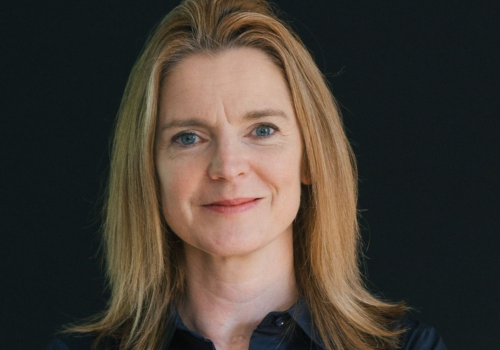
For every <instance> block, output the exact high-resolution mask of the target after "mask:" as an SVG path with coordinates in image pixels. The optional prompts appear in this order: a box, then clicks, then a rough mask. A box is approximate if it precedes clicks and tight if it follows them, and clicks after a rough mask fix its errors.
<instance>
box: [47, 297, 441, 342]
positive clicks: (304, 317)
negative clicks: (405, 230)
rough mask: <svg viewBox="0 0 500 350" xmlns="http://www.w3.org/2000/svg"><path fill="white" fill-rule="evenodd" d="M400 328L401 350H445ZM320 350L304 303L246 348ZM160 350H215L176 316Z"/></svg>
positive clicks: (421, 328)
mask: <svg viewBox="0 0 500 350" xmlns="http://www.w3.org/2000/svg"><path fill="white" fill-rule="evenodd" d="M402 326H403V327H404V328H406V329H408V331H407V332H406V333H405V334H404V335H403V339H402V340H403V344H404V345H403V347H402V348H401V349H402V350H446V346H445V345H444V342H443V340H442V339H441V337H440V336H439V334H438V333H437V332H436V330H435V329H434V328H432V327H429V326H426V325H424V324H422V323H420V322H416V321H412V320H405V321H404V322H402ZM93 339H94V338H93V337H91V336H77V335H72V336H69V337H66V338H65V339H56V340H54V341H53V342H52V344H50V345H49V347H48V348H47V349H46V350H90V349H91V347H90V346H91V344H92V340H93ZM101 349H102V350H117V349H118V346H117V345H116V344H111V343H109V342H108V344H106V345H105V346H103V347H100V348H99V350H101ZM322 349H324V348H323V344H322V342H321V340H320V339H319V337H318V336H317V335H316V334H315V332H314V330H313V327H312V326H311V317H310V315H309V311H308V310H307V307H306V306H305V304H304V303H303V302H298V303H297V304H295V305H294V306H292V307H291V308H290V309H289V310H287V311H282V312H278V311H273V312H270V313H269V314H267V316H266V317H264V319H263V320H262V322H261V323H260V324H259V325H258V326H257V328H256V329H255V331H254V332H253V333H252V337H251V338H250V347H249V350H322ZM162 350H215V346H214V344H213V343H212V342H211V341H210V340H209V339H206V338H204V337H203V336H202V335H201V334H198V333H196V332H193V331H192V330H190V329H188V328H187V327H186V326H185V325H184V323H183V322H182V320H181V318H180V316H179V315H178V314H177V315H176V319H175V331H174V333H173V335H172V338H171V339H170V340H169V342H168V345H167V346H166V347H165V348H164V349H162Z"/></svg>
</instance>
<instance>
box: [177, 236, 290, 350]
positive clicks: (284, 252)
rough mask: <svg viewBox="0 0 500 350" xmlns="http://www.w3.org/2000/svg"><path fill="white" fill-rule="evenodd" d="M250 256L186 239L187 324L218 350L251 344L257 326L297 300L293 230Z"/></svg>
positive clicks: (182, 308) (183, 315) (182, 312)
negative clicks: (214, 250) (211, 250)
mask: <svg viewBox="0 0 500 350" xmlns="http://www.w3.org/2000/svg"><path fill="white" fill-rule="evenodd" d="M277 240H281V242H275V243H276V244H271V245H268V246H266V247H265V248H263V249H261V250H259V251H256V252H252V253H250V254H246V255H245V256H231V257H220V256H214V255H211V254H208V253H206V252H203V251H200V250H198V249H196V248H193V247H191V246H188V245H185V253H186V287H187V295H186V299H185V300H186V302H185V303H183V304H182V305H179V313H180V315H181V318H182V320H183V322H184V323H185V324H186V326H187V327H189V328H190V329H192V330H193V331H196V332H198V333H200V334H202V335H203V336H204V337H205V338H207V339H210V340H212V341H213V342H214V344H215V346H216V348H217V349H218V350H224V349H248V347H249V341H250V337H251V335H252V332H253V331H254V329H255V328H256V327H257V325H258V324H259V323H260V322H261V321H262V319H263V318H264V317H265V316H266V315H267V314H268V313H269V312H271V311H284V310H287V309H289V308H290V307H291V306H292V305H293V304H294V303H295V302H296V300H297V294H298V293H297V286H296V281H295V275H294V270H293V242H292V235H291V234H290V235H282V236H280V237H278V238H277Z"/></svg>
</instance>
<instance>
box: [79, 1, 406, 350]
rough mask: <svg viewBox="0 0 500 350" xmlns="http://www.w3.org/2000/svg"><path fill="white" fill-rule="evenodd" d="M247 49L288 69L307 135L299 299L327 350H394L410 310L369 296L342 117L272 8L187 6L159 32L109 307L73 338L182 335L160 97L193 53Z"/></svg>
mask: <svg viewBox="0 0 500 350" xmlns="http://www.w3.org/2000/svg"><path fill="white" fill-rule="evenodd" d="M238 47H251V48H256V49H259V50H261V51H263V52H264V53H266V54H267V55H268V56H269V57H270V58H271V59H272V60H273V62H274V63H275V64H276V66H277V67H278V68H279V69H280V70H281V72H282V74H283V76H284V78H285V80H286V82H287V84H288V87H289V89H290V93H291V96H292V102H293V105H294V107H295V112H296V116H297V120H298V125H299V128H300V130H301V133H302V139H303V145H304V159H303V166H304V168H305V169H306V171H307V173H308V177H309V179H310V182H311V183H310V185H303V187H302V198H301V204H300V208H299V212H298V215H297V218H296V220H295V221H294V233H293V234H294V264H295V275H296V279H297V282H298V285H299V292H300V295H301V296H302V298H303V299H304V300H305V302H306V304H307V305H308V307H309V310H310V313H311V318H312V321H313V324H314V327H315V329H316V331H317V333H318V334H319V336H320V338H321V339H322V341H323V343H324V345H325V347H326V349H349V350H350V349H357V350H368V349H389V348H392V347H396V346H397V345H398V335H399V334H400V333H401V332H402V330H400V329H397V327H396V326H395V322H396V320H397V319H398V318H400V317H401V316H402V315H403V313H404V312H405V310H406V308H405V306H404V304H402V303H401V304H389V303H386V302H383V301H381V300H379V299H377V298H375V297H374V296H372V295H371V294H370V293H369V292H368V291H367V290H366V288H365V286H364V284H363V280H362V278H361V274H360V271H359V264H358V254H359V252H358V250H359V232H358V223H357V209H356V205H357V174H356V166H355V160H354V157H353V153H352V150H351V148H350V145H349V142H348V140H347V138H346V136H345V133H344V130H343V126H342V122H341V119H340V115H339V110H338V107H337V106H336V104H335V101H334V99H333V97H332V95H331V93H330V91H329V89H328V87H327V84H326V83H325V79H324V77H323V75H322V74H321V72H320V71H319V69H318V68H317V66H316V65H315V63H314V61H313V59H312V57H311V55H310V54H309V52H308V51H307V49H306V48H305V47H304V45H303V44H302V42H301V40H300V39H299V38H298V36H297V35H296V34H295V33H294V32H293V31H292V30H291V29H290V28H289V27H288V25H287V24H286V23H284V22H283V21H281V20H279V19H278V17H277V15H276V14H275V11H274V10H273V8H271V6H270V5H269V4H268V3H267V2H266V1H265V0H185V1H183V2H182V3H181V4H180V5H179V6H177V7H176V8H175V9H174V10H172V11H171V12H170V13H169V14H168V15H167V16H166V17H165V18H164V19H163V21H162V22H161V23H160V24H159V25H158V27H157V28H156V30H155V31H154V32H153V34H152V36H151V37H150V39H149V41H148V43H147V44H146V46H145V49H144V51H143V52H142V54H141V56H140V57H139V59H138V60H137V62H136V64H135V65H134V68H133V70H132V73H131V75H130V78H129V81H128V83H127V87H126V90H125V94H124V97H123V100H122V103H121V107H120V110H119V113H118V119H117V125H116V130H115V136H114V143H113V148H112V159H111V170H110V172H111V173H110V178H109V184H108V190H107V191H108V192H107V202H106V206H105V217H104V228H103V233H104V234H103V237H104V247H105V252H106V263H107V265H106V266H107V270H106V272H107V276H108V279H109V288H110V290H111V298H110V301H109V304H108V307H107V309H106V310H105V311H104V312H103V313H102V314H101V315H99V316H98V317H97V318H96V319H94V321H92V322H90V323H88V324H86V325H84V326H79V327H74V328H73V330H76V331H80V332H94V333H96V334H97V335H98V338H97V343H98V342H99V341H100V340H102V339H104V338H107V337H111V338H114V339H117V340H118V342H119V343H120V349H134V350H135V349H137V350H139V349H140V350H153V349H158V348H159V347H160V346H161V344H162V343H163V342H164V341H165V340H166V339H167V338H168V337H169V333H170V334H171V332H173V326H172V312H171V306H172V305H173V303H174V302H175V301H176V300H178V299H179V298H182V296H183V293H184V276H183V268H182V264H181V260H182V248H181V244H180V241H179V239H178V238H177V237H176V236H175V235H174V234H173V233H172V232H171V231H170V230H169V228H168V226H167V225H166V223H165V220H164V218H163V215H162V213H161V208H160V197H159V193H160V191H159V184H158V179H157V175H156V171H155V165H154V164H155V162H154V142H155V130H156V124H157V111H158V98H159V90H160V86H161V84H162V81H163V79H165V78H168V73H169V71H171V70H172V69H173V68H175V66H176V64H177V63H179V62H180V61H182V60H183V59H184V58H186V57H187V56H189V55H192V54H217V53H218V52H221V51H223V50H228V49H231V48H238Z"/></svg>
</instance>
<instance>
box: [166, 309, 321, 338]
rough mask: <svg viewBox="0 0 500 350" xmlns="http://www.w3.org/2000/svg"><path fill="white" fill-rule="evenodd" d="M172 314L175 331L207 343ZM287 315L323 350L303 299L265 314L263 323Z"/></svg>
mask: <svg viewBox="0 0 500 350" xmlns="http://www.w3.org/2000/svg"><path fill="white" fill-rule="evenodd" d="M174 313H175V318H174V320H175V321H174V325H175V328H176V329H179V330H183V331H186V332H188V333H190V334H192V335H194V336H196V337H197V338H199V339H202V340H204V341H209V340H207V339H205V338H204V337H203V336H202V335H201V334H198V333H196V332H193V331H192V330H190V329H189V328H188V327H187V326H186V325H185V324H184V322H182V319H181V317H180V315H179V313H178V312H177V309H176V308H174ZM285 314H288V315H289V316H290V317H291V318H292V319H293V320H294V321H295V323H296V324H297V325H298V326H299V327H300V329H301V330H302V331H303V332H304V333H305V334H306V335H307V336H308V337H309V338H310V339H311V340H312V341H313V342H314V343H316V345H318V346H319V347H321V348H324V345H323V342H322V340H321V338H320V337H319V335H318V334H317V332H316V331H315V330H314V327H313V324H312V320H311V314H310V313H309V308H308V307H307V304H306V302H305V301H304V300H303V299H299V301H297V302H296V303H295V304H294V305H293V306H292V307H291V308H289V309H288V310H286V311H282V312H279V311H273V312H270V313H269V314H267V316H266V317H264V319H263V321H262V323H261V324H263V323H268V322H269V321H270V320H271V319H272V320H276V319H277V318H278V317H279V316H280V315H285Z"/></svg>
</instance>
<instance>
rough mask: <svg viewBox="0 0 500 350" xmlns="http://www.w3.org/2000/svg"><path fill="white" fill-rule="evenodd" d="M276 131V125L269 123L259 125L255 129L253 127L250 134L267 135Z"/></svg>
mask: <svg viewBox="0 0 500 350" xmlns="http://www.w3.org/2000/svg"><path fill="white" fill-rule="evenodd" d="M275 131H276V127H273V126H271V125H259V126H257V127H256V128H255V129H253V131H252V134H253V135H254V136H258V137H268V136H271V135H272V134H274V132H275Z"/></svg>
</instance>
